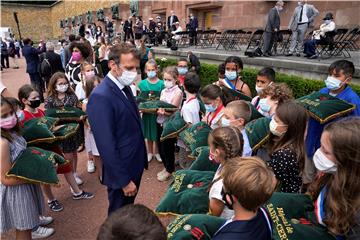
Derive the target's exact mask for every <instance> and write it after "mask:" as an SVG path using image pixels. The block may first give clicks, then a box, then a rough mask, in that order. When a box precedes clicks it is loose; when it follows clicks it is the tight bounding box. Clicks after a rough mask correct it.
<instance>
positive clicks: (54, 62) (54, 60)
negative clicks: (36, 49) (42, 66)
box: [40, 51, 64, 76]
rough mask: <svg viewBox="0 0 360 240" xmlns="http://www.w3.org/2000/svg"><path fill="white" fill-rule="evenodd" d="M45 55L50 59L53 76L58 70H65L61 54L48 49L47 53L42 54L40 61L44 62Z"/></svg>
mask: <svg viewBox="0 0 360 240" xmlns="http://www.w3.org/2000/svg"><path fill="white" fill-rule="evenodd" d="M45 57H46V58H47V59H48V61H49V63H50V67H51V76H52V75H53V74H54V73H56V72H64V68H63V66H62V62H61V57H60V55H59V54H57V53H55V52H53V51H48V52H46V53H43V54H41V55H40V62H42V61H43V60H44V58H45Z"/></svg>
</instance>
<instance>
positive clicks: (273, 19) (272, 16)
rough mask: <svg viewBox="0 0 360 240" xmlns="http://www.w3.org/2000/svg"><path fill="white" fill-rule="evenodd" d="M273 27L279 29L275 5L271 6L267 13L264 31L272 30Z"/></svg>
mask: <svg viewBox="0 0 360 240" xmlns="http://www.w3.org/2000/svg"><path fill="white" fill-rule="evenodd" d="M275 28H277V29H278V30H279V29H280V16H279V13H278V10H277V9H276V7H273V8H272V9H271V10H270V12H269V15H268V20H267V23H266V27H265V32H274V30H275Z"/></svg>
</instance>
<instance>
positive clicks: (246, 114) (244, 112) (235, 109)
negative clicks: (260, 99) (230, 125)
mask: <svg viewBox="0 0 360 240" xmlns="http://www.w3.org/2000/svg"><path fill="white" fill-rule="evenodd" d="M226 109H229V110H230V111H231V113H232V114H233V115H234V117H235V119H239V118H242V119H244V120H245V124H246V123H248V122H249V121H250V118H251V108H250V106H249V103H248V102H246V101H244V100H235V101H232V102H229V103H228V104H227V105H226Z"/></svg>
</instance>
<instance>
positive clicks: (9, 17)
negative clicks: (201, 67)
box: [1, 0, 360, 40]
mask: <svg viewBox="0 0 360 240" xmlns="http://www.w3.org/2000/svg"><path fill="white" fill-rule="evenodd" d="M134 2H135V3H137V4H138V7H139V13H138V14H139V15H140V16H142V17H143V20H145V21H148V18H149V17H153V18H155V17H156V16H158V15H160V16H161V17H162V19H163V21H166V18H167V16H169V15H170V11H171V10H174V11H175V13H176V15H177V16H178V17H179V20H180V24H181V25H182V27H183V28H185V25H186V23H187V22H188V17H187V16H188V15H189V14H190V13H194V15H195V16H197V17H198V20H199V28H200V29H203V30H204V29H209V28H211V29H217V30H218V31H222V30H224V29H229V28H231V29H238V28H262V27H264V25H265V23H266V18H267V13H268V12H269V10H270V8H272V7H273V6H274V4H275V1H219V0H208V1H206V0H205V1H200V0H194V1H188V0H186V1H183V0H177V1H175V0H172V1H155V0H150V1H137V0H122V1H114V0H110V1H108V0H87V1H74V0H62V1H59V2H57V3H55V4H53V5H50V6H28V5H19V4H5V3H1V26H3V27H11V28H12V29H13V31H14V33H15V34H16V35H17V27H16V23H15V21H14V17H13V12H17V13H18V19H19V23H20V30H21V33H22V36H23V37H32V38H33V39H35V40H38V39H40V38H47V39H49V38H61V37H63V34H64V31H63V29H62V28H60V20H63V19H66V18H71V17H73V16H79V15H83V16H84V17H83V18H85V13H86V12H87V11H91V12H92V13H93V16H94V19H95V24H100V25H103V22H98V21H96V11H97V10H98V9H100V8H102V9H104V14H105V16H108V17H110V18H111V9H110V8H111V6H113V5H118V6H119V16H120V19H119V20H116V21H115V25H116V26H117V29H118V28H119V27H120V22H121V21H122V20H125V19H127V18H128V17H129V15H130V4H133V3H134ZM309 3H311V4H314V5H315V6H316V8H317V9H318V10H319V11H320V16H319V17H317V19H316V22H315V25H316V26H318V25H320V23H321V19H322V17H323V16H324V15H325V13H326V12H332V13H333V14H334V16H335V22H336V23H337V25H338V26H344V27H352V26H355V25H359V23H360V14H359V12H360V1H309ZM296 5H297V1H285V7H284V10H283V11H282V12H281V28H282V29H287V27H288V23H289V20H290V17H291V15H292V13H293V11H294V8H295V7H296Z"/></svg>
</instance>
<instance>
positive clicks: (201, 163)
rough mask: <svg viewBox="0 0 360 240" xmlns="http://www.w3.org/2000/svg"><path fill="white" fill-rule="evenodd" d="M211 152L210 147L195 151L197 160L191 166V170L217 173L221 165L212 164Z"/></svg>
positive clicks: (199, 148)
mask: <svg viewBox="0 0 360 240" xmlns="http://www.w3.org/2000/svg"><path fill="white" fill-rule="evenodd" d="M209 152H210V148H209V147H208V146H205V147H198V148H197V149H196V150H195V155H196V156H197V157H196V160H195V161H194V162H193V163H192V164H191V166H190V170H199V171H211V172H216V170H217V169H218V167H219V164H215V163H212V162H211V161H210V160H209Z"/></svg>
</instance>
